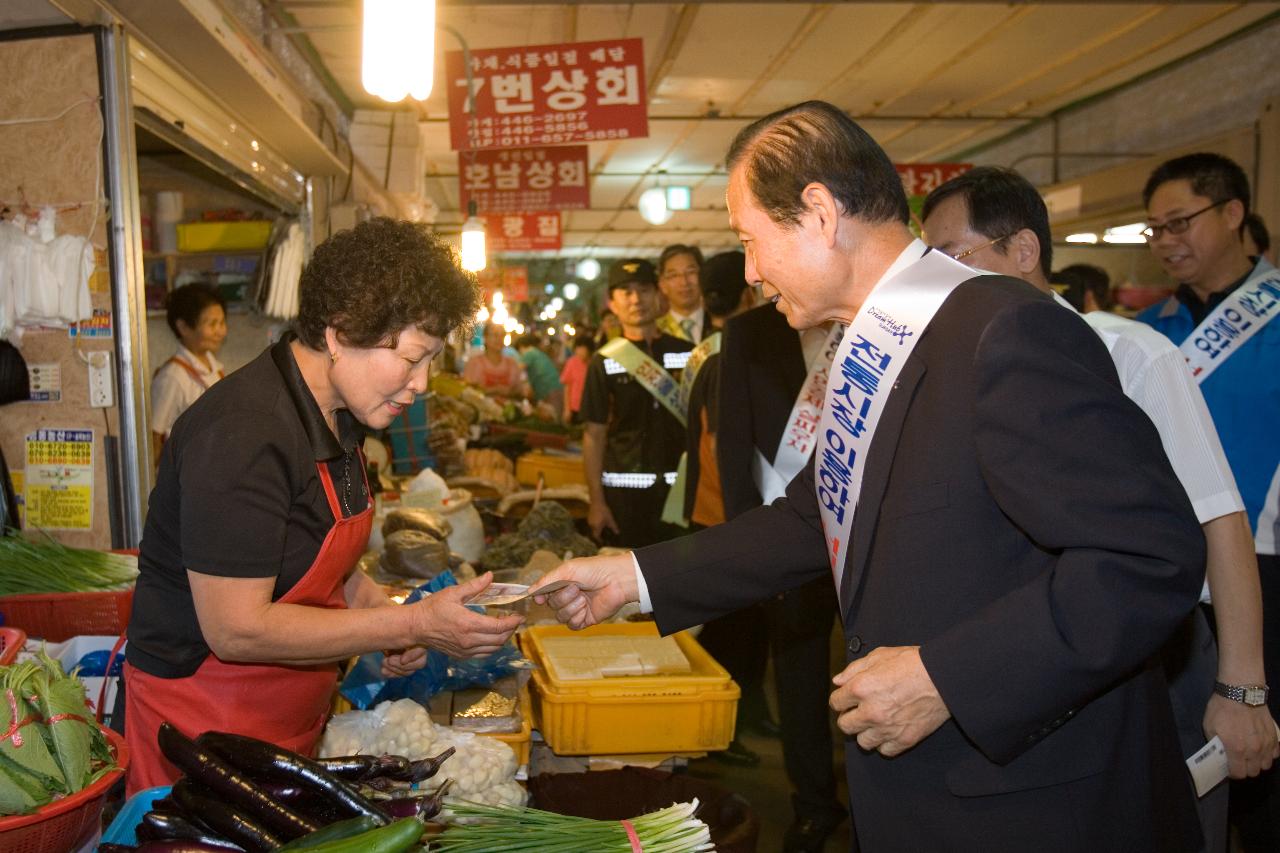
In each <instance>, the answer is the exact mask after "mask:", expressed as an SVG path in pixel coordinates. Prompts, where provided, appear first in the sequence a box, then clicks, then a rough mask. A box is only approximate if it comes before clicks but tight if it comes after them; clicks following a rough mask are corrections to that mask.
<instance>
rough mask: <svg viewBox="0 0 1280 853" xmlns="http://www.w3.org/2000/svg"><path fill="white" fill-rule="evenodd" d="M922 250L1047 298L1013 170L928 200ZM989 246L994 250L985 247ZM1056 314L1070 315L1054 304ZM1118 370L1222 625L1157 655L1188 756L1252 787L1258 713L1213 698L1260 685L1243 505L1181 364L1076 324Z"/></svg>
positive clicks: (1039, 206)
mask: <svg viewBox="0 0 1280 853" xmlns="http://www.w3.org/2000/svg"><path fill="white" fill-rule="evenodd" d="M921 216H922V218H923V221H924V231H925V240H926V242H928V243H929V244H930V245H931V246H933V247H934V248H937V249H940V250H941V251H943V252H946V253H947V254H949V255H951V256H952V257H954V258H958V259H962V260H963V261H964V262H965V263H967V264H969V265H970V266H973V267H978V268H982V269H986V270H990V271H992V272H995V273H999V274H1001V275H1008V276H1012V277H1014V278H1021V279H1023V280H1024V281H1027V282H1029V283H1030V284H1033V285H1035V286H1036V287H1037V288H1038V289H1039V290H1041V291H1042V292H1044V293H1047V294H1052V293H1053V288H1052V287H1051V285H1050V283H1049V270H1050V269H1051V268H1052V258H1053V244H1052V242H1051V235H1050V230H1049V211H1048V208H1047V207H1045V204H1044V200H1043V199H1042V198H1041V197H1040V193H1039V192H1037V191H1036V188H1035V187H1034V186H1032V185H1031V183H1030V182H1029V181H1027V180H1026V179H1025V178H1023V177H1022V176H1021V175H1019V174H1018V173H1017V172H1015V171H1013V170H1012V169H1000V168H995V167H990V166H980V167H978V168H975V169H972V170H970V171H968V172H966V173H964V174H963V175H959V176H957V177H956V178H953V179H952V180H950V181H948V182H946V183H945V184H943V185H942V186H940V187H938V188H937V189H935V190H934V191H933V192H932V193H930V194H929V196H928V198H926V199H925V202H924V207H923V208H922V211H921ZM993 238H994V239H993ZM1055 299H1058V301H1059V302H1061V303H1062V305H1063V307H1064V308H1067V309H1068V310H1074V309H1072V308H1071V307H1070V306H1069V305H1068V304H1067V303H1066V301H1065V300H1063V299H1062V298H1061V297H1057V296H1055ZM1084 318H1085V322H1087V323H1088V324H1089V325H1090V326H1091V327H1092V328H1093V329H1094V331H1095V332H1097V333H1098V336H1099V337H1100V338H1102V341H1103V343H1105V344H1106V345H1107V350H1108V352H1110V353H1111V358H1112V360H1113V361H1115V363H1116V371H1117V373H1118V374H1119V376H1120V384H1121V387H1122V388H1123V390H1124V392H1125V395H1126V396H1128V397H1129V398H1130V399H1131V400H1133V401H1134V402H1135V403H1137V404H1138V405H1139V406H1140V407H1141V408H1142V410H1143V411H1144V412H1146V414H1147V416H1148V417H1149V418H1151V420H1152V422H1153V423H1154V424H1155V426H1156V430H1157V431H1158V432H1159V433H1160V440H1161V443H1162V444H1163V446H1164V448H1165V452H1166V453H1167V454H1168V456H1169V460H1170V462H1171V463H1172V465H1173V470H1174V472H1175V473H1176V474H1177V475H1178V480H1179V482H1180V483H1181V484H1182V486H1183V488H1184V489H1185V490H1186V492H1187V495H1188V497H1189V498H1190V499H1191V504H1192V506H1193V507H1194V508H1195V511H1196V517H1197V519H1198V520H1199V521H1200V524H1201V527H1202V529H1203V530H1204V534H1205V539H1206V541H1207V542H1208V545H1209V551H1208V553H1209V559H1208V562H1207V565H1206V575H1207V579H1208V584H1207V591H1208V592H1209V593H1211V594H1212V595H1213V600H1214V603H1215V604H1216V605H1217V606H1218V612H1219V614H1220V616H1222V617H1224V618H1223V619H1222V622H1223V634H1222V648H1221V654H1220V655H1216V654H1215V649H1214V645H1213V637H1212V635H1211V634H1210V631H1209V626H1208V624H1207V623H1206V621H1205V618H1204V615H1203V614H1201V613H1200V612H1198V611H1197V612H1193V613H1192V614H1191V616H1190V617H1189V618H1188V619H1187V620H1186V622H1185V623H1184V624H1183V626H1182V627H1181V629H1180V630H1179V631H1178V632H1177V633H1176V634H1175V635H1174V638H1173V639H1172V640H1171V641H1170V642H1169V643H1168V644H1167V645H1166V647H1165V649H1164V655H1163V658H1164V664H1165V668H1166V672H1167V675H1168V677H1169V679H1170V685H1171V687H1170V694H1171V699H1172V700H1173V707H1174V713H1175V716H1176V717H1177V721H1178V730H1179V736H1180V738H1181V740H1182V750H1183V754H1184V755H1185V756H1190V755H1192V754H1194V753H1196V752H1197V751H1198V750H1199V749H1200V748H1201V747H1203V746H1204V745H1205V743H1206V741H1207V740H1208V739H1212V738H1213V737H1214V736H1215V735H1217V736H1219V737H1221V739H1222V741H1223V744H1224V746H1225V747H1226V749H1227V754H1228V760H1229V765H1230V766H1229V769H1230V773H1231V775H1233V776H1236V777H1237V778H1244V777H1248V776H1256V775H1257V774H1258V773H1259V772H1260V771H1262V770H1264V769H1266V768H1268V767H1270V766H1271V763H1272V760H1273V759H1274V758H1275V757H1276V755H1277V754H1278V753H1280V749H1278V748H1277V744H1276V741H1275V737H1274V732H1275V724H1274V723H1273V722H1272V720H1271V716H1270V715H1269V714H1268V712H1267V709H1266V708H1265V707H1260V708H1250V707H1248V706H1246V705H1243V704H1241V703H1238V702H1232V701H1230V700H1228V699H1227V698H1225V697H1221V696H1216V695H1214V693H1213V685H1214V681H1215V678H1216V679H1218V680H1220V681H1222V682H1231V683H1239V682H1250V681H1257V680H1258V679H1260V678H1261V677H1262V674H1263V669H1262V604H1261V595H1260V593H1259V591H1258V570H1257V566H1256V564H1255V563H1254V560H1253V555H1252V553H1251V552H1252V542H1251V536H1250V530H1249V526H1248V519H1247V518H1246V516H1245V514H1244V505H1243V503H1241V500H1240V494H1239V492H1238V491H1237V490H1236V487H1235V482H1234V480H1233V478H1232V476H1231V471H1230V469H1229V468H1228V467H1227V461H1226V458H1225V457H1224V456H1223V452H1222V446H1221V444H1220V442H1219V441H1218V436H1217V433H1216V431H1215V430H1214V426H1213V421H1212V419H1211V418H1210V416H1209V412H1208V409H1206V407H1205V404H1204V399H1203V397H1202V396H1201V395H1200V392H1199V390H1197V388H1196V386H1195V383H1194V381H1193V380H1192V378H1191V376H1190V373H1189V371H1187V369H1186V366H1185V362H1184V359H1183V358H1182V356H1181V354H1180V353H1179V352H1178V350H1177V348H1176V347H1174V346H1173V345H1172V344H1171V343H1170V342H1169V341H1168V340H1167V339H1165V338H1163V337H1162V336H1161V335H1159V334H1158V333H1156V332H1153V331H1152V330H1151V329H1149V328H1148V327H1146V326H1143V325H1142V324H1140V323H1135V322H1133V321H1132V320H1126V319H1124V318H1122V317H1118V316H1116V315H1114V314H1109V313H1107V312H1105V311H1095V312H1090V313H1088V314H1085V315H1084ZM1197 806H1198V811H1199V816H1200V822H1201V828H1202V830H1203V833H1204V836H1205V839H1206V846H1205V849H1206V850H1207V851H1225V850H1226V849H1227V790H1226V786H1219V787H1217V788H1215V789H1214V791H1213V792H1211V793H1209V794H1208V795H1206V797H1204V798H1202V799H1200V800H1199V801H1198V802H1197Z"/></svg>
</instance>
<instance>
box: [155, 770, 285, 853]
mask: <svg viewBox="0 0 1280 853" xmlns="http://www.w3.org/2000/svg"><path fill="white" fill-rule="evenodd" d="M173 798H174V800H176V801H177V803H178V805H180V806H182V808H183V810H184V811H186V812H187V813H189V814H192V815H199V816H200V820H202V821H204V822H205V823H206V824H208V825H209V826H210V827H211V828H212V829H213V831H214V832H217V833H218V834H219V835H221V836H222V837H224V838H226V839H227V840H229V841H231V842H233V843H235V844H238V845H240V846H241V847H243V848H244V849H245V850H246V851H248V853H267V851H270V850H275V849H276V848H277V847H281V846H283V844H284V842H283V841H282V840H281V839H280V837H279V836H277V835H273V834H272V833H271V831H270V830H268V829H267V828H266V827H264V826H263V825H262V824H260V823H258V822H257V821H255V820H254V819H253V818H251V817H248V816H247V815H243V814H241V813H240V812H238V811H236V809H235V807H234V806H232V805H231V804H230V803H224V802H223V801H222V800H220V799H218V795H217V794H215V793H214V792H212V791H209V790H208V789H206V788H202V787H200V786H199V785H197V784H196V783H194V782H192V781H191V780H190V779H188V778H182V779H179V780H178V781H177V782H175V783H174V785H173ZM192 843H195V842H192Z"/></svg>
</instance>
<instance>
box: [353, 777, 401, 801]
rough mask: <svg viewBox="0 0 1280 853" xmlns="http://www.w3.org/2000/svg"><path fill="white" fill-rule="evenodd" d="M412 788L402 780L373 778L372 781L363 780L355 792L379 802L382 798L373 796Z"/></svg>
mask: <svg viewBox="0 0 1280 853" xmlns="http://www.w3.org/2000/svg"><path fill="white" fill-rule="evenodd" d="M412 786H413V783H411V782H406V781H404V780H403V779H392V778H391V777H390V776H374V777H373V778H372V779H365V780H364V781H363V782H361V783H360V785H359V787H358V788H357V790H359V791H360V792H361V794H363V795H364V796H365V797H367V798H368V799H370V800H380V799H382V797H380V796H374V794H389V793H394V792H396V791H403V790H405V789H407V788H411V787H412Z"/></svg>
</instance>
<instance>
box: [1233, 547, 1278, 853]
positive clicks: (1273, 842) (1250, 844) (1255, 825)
mask: <svg viewBox="0 0 1280 853" xmlns="http://www.w3.org/2000/svg"><path fill="white" fill-rule="evenodd" d="M1258 575H1259V579H1260V580H1261V581H1262V655H1263V664H1264V666H1265V667H1266V674H1267V684H1269V685H1271V696H1270V698H1269V699H1268V701H1267V705H1268V707H1269V708H1270V709H1271V716H1272V717H1274V718H1280V557H1277V556H1274V555H1270V554H1259V555H1258ZM1230 809H1231V822H1232V823H1233V824H1234V825H1235V827H1236V829H1237V830H1238V831H1239V832H1240V840H1241V842H1243V844H1244V849H1245V851H1246V853H1276V851H1277V850H1280V766H1277V765H1272V767H1271V769H1270V770H1268V771H1266V772H1265V773H1263V774H1261V775H1259V776H1257V777H1256V778H1253V779H1241V780H1232V782H1231V803H1230Z"/></svg>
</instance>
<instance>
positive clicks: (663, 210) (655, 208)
mask: <svg viewBox="0 0 1280 853" xmlns="http://www.w3.org/2000/svg"><path fill="white" fill-rule="evenodd" d="M637 207H638V208H639V210H640V216H641V217H642V218H643V219H644V221H645V222H648V223H649V224H650V225H666V224H667V222H668V221H670V219H671V217H672V212H671V208H669V207H667V191H666V189H664V188H663V187H649V189H647V190H645V191H644V192H642V193H640V202H639V204H638V205H637Z"/></svg>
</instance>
